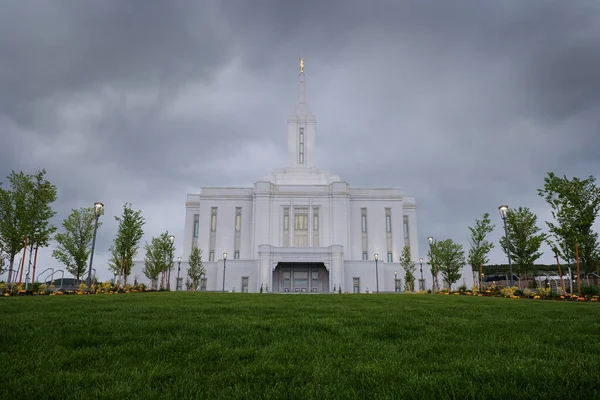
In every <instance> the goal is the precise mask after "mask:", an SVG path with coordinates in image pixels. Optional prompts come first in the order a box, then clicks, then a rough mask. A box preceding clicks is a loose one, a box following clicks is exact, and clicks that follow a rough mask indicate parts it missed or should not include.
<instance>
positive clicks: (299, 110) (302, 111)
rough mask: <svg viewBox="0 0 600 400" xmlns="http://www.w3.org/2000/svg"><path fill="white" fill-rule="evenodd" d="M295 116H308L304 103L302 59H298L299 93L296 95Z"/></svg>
mask: <svg viewBox="0 0 600 400" xmlns="http://www.w3.org/2000/svg"><path fill="white" fill-rule="evenodd" d="M295 114H296V115H308V114H310V112H309V110H308V104H307V103H306V81H305V77H304V59H303V58H300V91H299V93H298V102H296V110H295Z"/></svg>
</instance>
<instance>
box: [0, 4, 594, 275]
mask: <svg viewBox="0 0 600 400" xmlns="http://www.w3.org/2000/svg"><path fill="white" fill-rule="evenodd" d="M599 17H600V5H599V3H597V2H590V1H571V2H559V1H554V2H549V1H527V2H523V1H503V2H481V1H454V2H440V1H411V2H399V1H376V2H368V3H367V2H364V1H359V0H353V1H339V2H336V1H296V2H281V1H275V0H271V1H269V0H257V1H231V2H219V1H185V0H182V1H177V2H165V1H149V0H145V1H129V2H122V1H117V0H111V1H102V2H97V1H87V2H85V1H68V0H65V1H53V2H42V1H23V0H20V1H6V2H4V3H3V11H2V13H0V132H1V133H0V134H1V135H2V147H1V150H0V151H1V155H2V157H0V173H2V175H3V176H4V175H7V174H8V172H9V171H10V170H11V169H16V170H21V169H23V170H27V171H33V169H35V168H37V167H45V168H47V169H48V174H49V178H50V179H51V180H52V181H53V182H54V183H55V184H56V185H57V186H58V188H59V201H58V204H57V206H56V209H57V211H58V215H57V218H56V220H57V223H60V220H62V219H63V218H64V217H65V216H66V215H67V213H68V212H69V210H70V209H71V208H77V207H80V206H82V205H89V204H92V203H93V202H94V201H96V200H103V201H104V202H105V204H106V208H107V214H106V216H105V217H104V221H105V225H104V226H103V227H102V229H101V230H100V231H99V240H98V246H97V249H98V250H97V251H98V252H99V256H98V260H99V261H98V263H99V264H98V265H99V268H101V267H100V265H102V268H104V267H103V265H104V263H105V261H106V258H107V249H108V247H109V245H110V242H111V240H112V238H113V236H114V232H115V229H116V224H115V222H114V221H113V216H114V215H116V214H119V213H120V209H121V207H122V205H123V204H124V203H125V202H127V201H131V202H132V203H133V206H134V208H136V209H137V208H141V209H143V211H144V213H145V215H146V218H147V221H148V222H147V226H146V232H147V235H146V236H147V237H146V239H149V238H150V237H151V236H152V235H157V234H158V233H160V232H161V231H164V230H165V229H169V230H170V231H171V232H173V233H175V235H176V236H177V237H178V238H179V237H181V236H182V235H183V217H184V201H185V195H186V193H187V192H190V191H197V190H198V188H199V187H200V186H250V185H251V184H252V183H253V182H254V181H256V180H258V179H261V178H262V177H263V176H265V175H267V174H268V173H269V172H270V170H271V169H273V168H278V167H281V166H283V164H285V162H286V160H287V159H286V153H285V152H286V148H285V146H286V144H287V140H286V126H285V118H286V116H287V114H288V113H290V112H291V111H292V110H293V106H294V101H295V98H296V95H297V80H296V79H297V78H296V76H297V68H298V66H297V58H298V57H300V56H302V57H304V58H305V63H306V72H307V84H308V98H309V103H310V106H311V108H312V111H313V112H314V113H315V114H316V115H317V121H318V126H317V144H318V164H319V166H320V167H323V168H327V169H329V170H331V171H332V172H333V173H336V174H339V175H340V176H341V178H342V179H346V180H348V181H349V182H350V183H351V185H352V186H354V187H361V186H362V187H365V186H366V187H376V186H383V187H402V188H404V189H405V191H406V193H407V194H410V195H414V196H415V197H416V198H417V201H418V204H419V217H418V219H419V229H420V232H419V233H420V235H419V236H420V239H421V241H420V243H421V253H422V254H425V252H426V241H425V238H426V237H427V236H428V235H430V234H432V235H435V236H436V237H440V238H443V237H452V238H454V239H456V240H458V241H460V242H461V243H464V244H465V247H467V241H466V237H467V234H468V230H467V228H466V226H467V225H469V224H471V223H472V221H473V219H474V218H475V217H479V216H480V215H481V214H482V213H483V212H490V213H491V214H492V217H493V218H495V219H496V220H497V219H498V218H497V217H495V215H496V213H497V211H496V210H497V206H498V204H499V203H508V204H510V205H514V206H519V205H523V206H529V207H532V209H534V211H536V212H538V214H539V215H540V219H544V218H547V217H548V210H547V208H546V207H545V205H544V204H543V202H542V199H541V198H539V197H538V196H537V194H536V190H535V189H536V188H537V187H539V186H540V185H541V183H542V179H543V176H544V174H545V172H546V171H550V170H553V171H555V172H557V173H559V174H562V173H565V174H568V175H577V176H587V175H590V174H593V173H594V172H595V171H596V170H597V169H598V165H599V161H598V157H597V154H598V152H599V150H600V148H599V147H600V140H599V138H598V134H599V128H600V79H597V74H598V73H597V71H599V70H600V56H599V54H600V28H599V27H600V23H599ZM495 222H496V224H497V226H498V227H499V226H500V225H499V222H500V221H495ZM540 225H542V222H540ZM494 235H495V236H494V240H497V239H498V237H499V235H500V231H499V229H497V230H496V232H495V233H494ZM49 253H50V250H48V251H47V252H46V254H44V255H43V256H44V257H46V259H47V262H52V261H51V260H50V256H49ZM492 261H494V262H501V261H503V257H502V255H501V253H500V252H499V251H498V250H497V249H496V250H495V252H494V253H493V259H492ZM104 277H106V275H105V276H104Z"/></svg>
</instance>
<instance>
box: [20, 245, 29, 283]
mask: <svg viewBox="0 0 600 400" xmlns="http://www.w3.org/2000/svg"><path fill="white" fill-rule="evenodd" d="M26 255H27V236H25V244H23V257H22V258H21V273H20V274H19V284H20V283H21V282H23V269H25V256H26Z"/></svg>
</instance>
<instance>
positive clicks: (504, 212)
mask: <svg viewBox="0 0 600 400" xmlns="http://www.w3.org/2000/svg"><path fill="white" fill-rule="evenodd" d="M498 211H499V212H500V218H502V222H503V223H504V237H505V239H506V256H507V257H508V269H509V272H510V280H509V282H510V287H512V286H513V271H512V260H511V257H510V241H509V240H508V225H507V224H506V218H507V216H508V206H507V205H501V206H500V207H498Z"/></svg>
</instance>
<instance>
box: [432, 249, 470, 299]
mask: <svg viewBox="0 0 600 400" xmlns="http://www.w3.org/2000/svg"><path fill="white" fill-rule="evenodd" d="M435 247H436V261H437V263H438V266H439V271H440V273H441V274H442V277H443V278H444V280H445V281H446V282H447V283H448V286H449V289H451V288H452V285H453V284H454V283H456V282H457V281H458V280H459V279H460V276H461V274H460V270H461V268H462V267H463V266H464V265H465V252H464V251H463V247H462V244H458V243H454V241H453V240H452V239H446V240H444V241H441V242H437V243H436V246H435Z"/></svg>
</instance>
